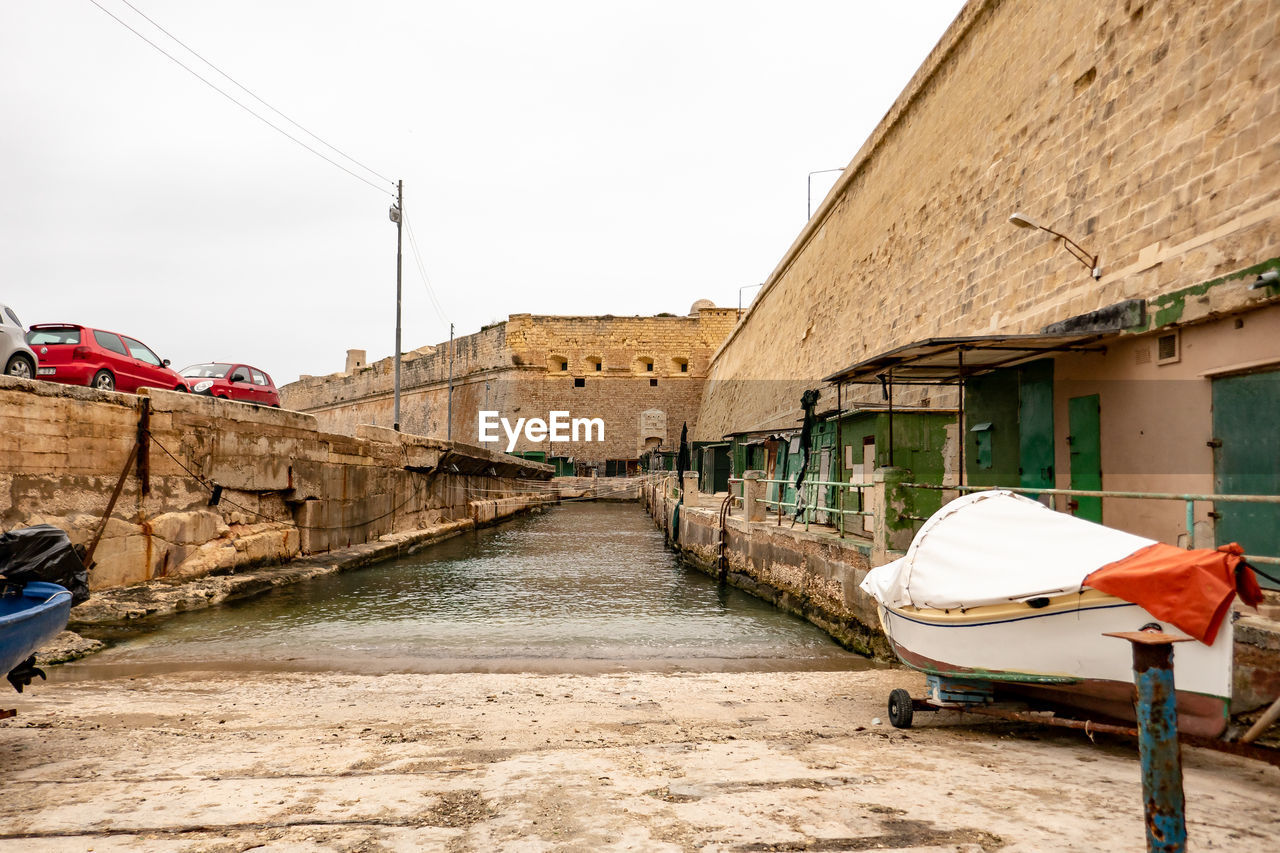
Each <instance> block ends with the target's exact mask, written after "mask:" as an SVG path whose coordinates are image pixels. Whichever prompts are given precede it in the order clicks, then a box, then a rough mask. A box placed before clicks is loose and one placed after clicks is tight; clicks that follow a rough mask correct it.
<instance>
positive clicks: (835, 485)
mask: <svg viewBox="0 0 1280 853" xmlns="http://www.w3.org/2000/svg"><path fill="white" fill-rule="evenodd" d="M744 482H745V480H743V478H741V477H730V478H729V492H730V500H731V501H732V502H733V503H735V504H737V505H739V506H742V507H743V508H744V509H743V511H744V513H745V511H746V510H745V498H744V497H743V491H744V490H745V487H743V486H742V483H744ZM755 482H757V483H761V484H763V485H765V486H770V485H776V486H777V487H778V494H777V499H776V500H770V499H769V498H768V497H767V496H766V497H763V498H756V503H761V504H764V505H765V506H766V507H767V508H769V509H772V510H774V511H775V512H776V513H777V520H778V525H779V526H781V525H782V510H783V508H784V507H785V508H787V509H790V510H793V514H794V510H796V509H797V507H798V508H799V509H800V511H801V512H802V513H803V516H804V529H805V530H806V531H807V530H808V529H809V525H810V524H811V523H814V524H816V523H818V516H820V515H823V514H826V515H828V516H835V517H836V523H835V524H834V525H832V526H833V527H835V528H836V530H837V531H838V533H839V535H840V536H841V537H842V538H843V537H844V535H845V533H846V532H847V531H846V530H845V516H847V515H856V516H862V517H871V516H872V515H873V514H874V513H872V512H871V510H868V509H866V506H867V504H866V499H865V497H864V495H863V492H862V490H863V489H869V488H871V486H872V484H871V483H843V482H839V481H834V480H804V481H803V482H801V484H800V489H801V492H800V495H799V497H803V498H805V499H804V501H803V502H801V501H799V500H795V501H784V500H783V499H782V498H783V496H784V494H785V490H786V489H788V488H790V489H794V488H795V483H794V481H792V480H766V479H764V478H761V479H759V480H756V481H755ZM734 484H738V494H737V495H733V486H734ZM827 489H834V490H835V494H836V496H837V497H836V499H835V505H831V504H828V503H827V501H826V497H827V496H828V493H827V492H826V490H827ZM820 490H821V491H820ZM851 490H856V491H857V494H858V507H859V508H858V509H845V508H844V503H845V500H844V497H845V495H846V494H847V493H848V491H851Z"/></svg>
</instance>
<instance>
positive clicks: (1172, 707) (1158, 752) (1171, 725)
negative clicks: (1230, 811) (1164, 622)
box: [1106, 630, 1189, 853]
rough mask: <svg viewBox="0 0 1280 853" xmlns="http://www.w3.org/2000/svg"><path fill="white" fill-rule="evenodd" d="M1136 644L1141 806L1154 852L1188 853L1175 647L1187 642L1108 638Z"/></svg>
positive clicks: (1158, 636)
mask: <svg viewBox="0 0 1280 853" xmlns="http://www.w3.org/2000/svg"><path fill="white" fill-rule="evenodd" d="M1106 636H1108V637H1119V638H1120V639H1123V640H1128V641H1129V643H1130V644H1131V645H1132V646H1133V680H1134V694H1135V706H1136V710H1137V717H1138V756H1139V758H1140V759H1141V762H1142V806H1143V813H1144V816H1145V818H1146V824H1147V850H1148V851H1149V853H1185V851H1186V849H1187V819H1186V801H1185V799H1184V797H1183V793H1182V752H1181V750H1180V749H1179V747H1178V708H1177V702H1176V697H1175V694H1174V686H1173V644H1174V643H1178V642H1184V641H1186V640H1187V639H1189V638H1187V637H1175V636H1172V635H1170V634H1166V633H1164V632H1163V631H1152V630H1146V631H1122V632H1119V633H1115V634H1107V635H1106Z"/></svg>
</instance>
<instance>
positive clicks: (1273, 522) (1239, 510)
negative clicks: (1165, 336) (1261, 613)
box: [1213, 370, 1280, 589]
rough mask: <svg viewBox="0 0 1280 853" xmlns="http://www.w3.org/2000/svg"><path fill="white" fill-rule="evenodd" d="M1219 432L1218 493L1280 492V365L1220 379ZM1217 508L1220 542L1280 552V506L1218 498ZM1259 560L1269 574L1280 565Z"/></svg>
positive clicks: (1216, 397)
mask: <svg viewBox="0 0 1280 853" xmlns="http://www.w3.org/2000/svg"><path fill="white" fill-rule="evenodd" d="M1213 437H1214V438H1215V439H1216V441H1215V442H1214V444H1215V445H1216V447H1215V449H1214V452H1213V490H1214V491H1215V492H1217V493H1218V494H1224V495H1277V494H1280V370H1273V371H1269V372H1267V373H1251V374H1248V375H1246V376H1228V377H1224V378H1221V379H1214V380H1213ZM1214 509H1215V510H1216V511H1217V512H1218V514H1219V518H1218V523H1217V525H1216V528H1217V531H1216V536H1217V540H1218V544H1219V545H1224V544H1226V543H1228V542H1239V543H1240V545H1241V546H1242V547H1243V548H1244V551H1245V553H1246V554H1255V555H1257V556H1260V557H1280V506H1278V505H1276V504H1244V503H1227V502H1225V501H1218V503H1217V505H1216V506H1215V507H1214ZM1259 565H1260V566H1261V568H1262V569H1263V571H1265V572H1267V573H1268V574H1277V570H1280V567H1276V566H1267V565H1265V564H1259ZM1258 580H1259V581H1261V582H1262V584H1263V585H1264V586H1270V587H1271V588H1273V589H1275V588H1278V587H1280V585H1277V584H1276V583H1274V582H1269V581H1267V580H1266V579H1265V578H1262V577H1259V578H1258Z"/></svg>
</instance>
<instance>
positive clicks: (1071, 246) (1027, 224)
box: [1009, 213, 1102, 280]
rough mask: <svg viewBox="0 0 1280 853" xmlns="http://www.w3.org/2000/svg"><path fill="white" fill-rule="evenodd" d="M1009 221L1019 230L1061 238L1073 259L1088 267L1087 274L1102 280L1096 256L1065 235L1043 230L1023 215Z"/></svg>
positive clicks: (1019, 214)
mask: <svg viewBox="0 0 1280 853" xmlns="http://www.w3.org/2000/svg"><path fill="white" fill-rule="evenodd" d="M1009 221H1010V222H1012V223H1013V224H1014V225H1017V226H1018V227H1019V228H1038V229H1040V230H1041V231H1048V232H1049V233H1050V234H1052V235H1053V236H1055V237H1061V238H1062V246H1063V248H1065V249H1066V250H1067V251H1068V252H1070V253H1071V256H1072V257H1073V258H1075V259H1076V260H1077V261H1079V262H1080V263H1082V264H1084V265H1085V266H1086V267H1088V269H1089V273H1090V275H1092V276H1093V277H1094V280H1097V279H1100V278H1102V267H1100V266H1098V256H1097V255H1091V254H1089V253H1088V252H1086V251H1085V250H1084V249H1082V248H1080V245H1079V244H1078V243H1076V241H1074V240H1072V239H1071V238H1070V237H1068V236H1067V235H1066V234H1059V233H1058V232H1057V231H1054V230H1053V229H1052V228H1045V227H1044V226H1043V225H1040V224H1039V223H1037V222H1035V221H1034V220H1033V219H1032V218H1031V217H1030V216H1027V215H1026V214H1025V213H1015V214H1013V215H1012V216H1010V217H1009Z"/></svg>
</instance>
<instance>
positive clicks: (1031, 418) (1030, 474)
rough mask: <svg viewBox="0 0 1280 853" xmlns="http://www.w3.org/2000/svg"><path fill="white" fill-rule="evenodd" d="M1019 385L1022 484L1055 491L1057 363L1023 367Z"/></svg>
mask: <svg viewBox="0 0 1280 853" xmlns="http://www.w3.org/2000/svg"><path fill="white" fill-rule="evenodd" d="M1021 370H1022V379H1021V382H1020V383H1019V385H1018V473H1019V477H1020V481H1021V482H1020V485H1022V486H1024V487H1026V488H1029V489H1036V488H1039V489H1052V488H1053V485H1054V479H1053V362H1052V361H1050V360H1048V359H1042V360H1041V361H1033V362H1032V363H1031V364H1026V365H1023V366H1022V369H1021Z"/></svg>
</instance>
